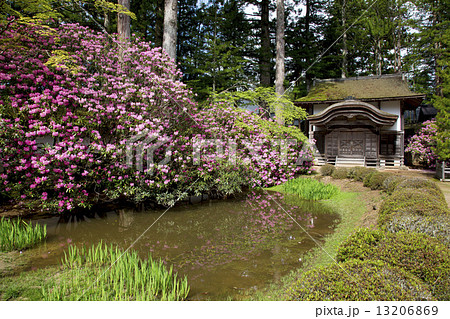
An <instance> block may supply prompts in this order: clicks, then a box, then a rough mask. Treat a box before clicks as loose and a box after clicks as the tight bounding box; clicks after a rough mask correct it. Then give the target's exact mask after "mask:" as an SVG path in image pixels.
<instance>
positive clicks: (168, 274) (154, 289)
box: [42, 243, 189, 301]
mask: <svg viewBox="0 0 450 319" xmlns="http://www.w3.org/2000/svg"><path fill="white" fill-rule="evenodd" d="M62 267H63V271H62V273H61V276H60V282H59V284H58V285H54V284H52V285H50V286H46V287H44V288H43V290H42V292H43V297H44V300H66V301H76V300H85V301H109V300H115V301H119V300H128V301H130V300H146V301H151V300H169V301H170V300H182V299H186V297H187V295H188V294H189V285H188V283H187V279H186V278H183V279H181V278H177V274H173V271H172V267H170V268H169V269H167V268H166V267H165V266H164V264H163V263H162V262H161V261H154V260H152V258H151V257H150V256H148V259H146V260H143V259H141V258H139V256H138V254H137V252H136V251H125V252H124V251H123V250H121V249H119V248H117V247H113V246H106V245H104V244H103V243H99V244H98V245H96V246H92V247H91V248H89V249H87V248H86V247H84V246H83V247H81V248H78V247H76V246H70V247H69V251H68V253H66V254H65V257H64V259H63V264H62Z"/></svg>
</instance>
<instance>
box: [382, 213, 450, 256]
mask: <svg viewBox="0 0 450 319" xmlns="http://www.w3.org/2000/svg"><path fill="white" fill-rule="evenodd" d="M383 227H384V229H386V230H387V231H390V232H394V233H395V232H399V231H407V232H417V233H423V234H426V235H428V236H431V237H435V238H437V239H438V240H439V241H441V242H442V243H444V244H445V245H447V247H449V248H450V216H448V215H444V216H443V215H439V216H421V215H417V214H404V213H394V214H392V215H391V216H390V218H389V219H388V220H387V221H386V222H385V223H384V225H383Z"/></svg>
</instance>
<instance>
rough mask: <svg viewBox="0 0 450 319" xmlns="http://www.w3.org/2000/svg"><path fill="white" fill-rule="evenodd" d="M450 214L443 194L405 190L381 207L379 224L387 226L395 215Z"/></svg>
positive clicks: (431, 191)
mask: <svg viewBox="0 0 450 319" xmlns="http://www.w3.org/2000/svg"><path fill="white" fill-rule="evenodd" d="M448 213H449V210H448V207H447V202H446V201H445V199H444V198H443V196H442V192H438V191H436V190H434V189H428V188H425V189H411V188H404V189H400V190H398V191H395V192H394V193H393V194H392V195H391V196H389V197H388V198H387V199H386V200H385V201H384V202H383V204H382V205H381V208H380V213H379V218H378V222H379V223H380V225H385V224H387V223H388V222H389V221H390V219H391V218H392V216H393V215H402V214H408V215H419V216H440V215H446V214H448Z"/></svg>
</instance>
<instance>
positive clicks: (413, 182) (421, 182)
mask: <svg viewBox="0 0 450 319" xmlns="http://www.w3.org/2000/svg"><path fill="white" fill-rule="evenodd" d="M404 188H414V189H424V188H425V189H433V190H435V191H436V192H438V193H440V194H441V195H442V197H443V196H444V195H443V194H442V191H441V189H440V188H439V186H438V185H437V184H436V183H435V182H433V181H430V180H428V179H424V178H408V179H405V180H404V181H401V182H400V183H398V185H397V187H395V190H396V191H399V190H402V189H404Z"/></svg>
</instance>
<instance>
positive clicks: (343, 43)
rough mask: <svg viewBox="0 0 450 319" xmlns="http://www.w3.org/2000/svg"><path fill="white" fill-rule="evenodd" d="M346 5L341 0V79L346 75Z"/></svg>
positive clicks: (344, 1)
mask: <svg viewBox="0 0 450 319" xmlns="http://www.w3.org/2000/svg"><path fill="white" fill-rule="evenodd" d="M346 6H347V1H346V0H343V2H342V9H341V20H342V21H341V22H342V30H343V32H344V34H343V35H342V74H341V77H342V78H343V79H345V78H346V77H347V56H348V48H347V32H346V29H347V19H346Z"/></svg>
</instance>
